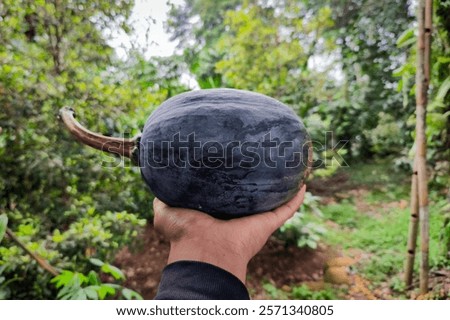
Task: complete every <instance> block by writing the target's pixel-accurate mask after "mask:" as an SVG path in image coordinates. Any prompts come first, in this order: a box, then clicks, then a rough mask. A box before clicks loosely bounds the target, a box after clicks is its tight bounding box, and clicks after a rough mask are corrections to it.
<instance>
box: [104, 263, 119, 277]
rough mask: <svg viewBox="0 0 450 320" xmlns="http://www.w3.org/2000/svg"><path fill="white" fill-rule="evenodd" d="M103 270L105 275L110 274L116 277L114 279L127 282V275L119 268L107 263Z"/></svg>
mask: <svg viewBox="0 0 450 320" xmlns="http://www.w3.org/2000/svg"><path fill="white" fill-rule="evenodd" d="M101 270H102V271H103V272H104V273H107V274H110V275H112V276H113V277H114V279H116V280H125V275H124V274H123V272H122V270H120V269H119V268H117V267H115V266H112V265H110V264H107V263H105V264H104V265H103V266H102V268H101Z"/></svg>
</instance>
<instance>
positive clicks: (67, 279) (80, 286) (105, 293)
mask: <svg viewBox="0 0 450 320" xmlns="http://www.w3.org/2000/svg"><path fill="white" fill-rule="evenodd" d="M90 261H91V263H92V264H94V265H96V266H99V267H101V272H102V273H104V274H107V275H111V276H112V277H113V278H114V279H115V280H125V276H124V274H123V273H122V271H120V270H119V269H118V268H117V267H115V266H112V265H110V264H108V263H104V262H103V261H101V260H99V259H93V258H92V259H90ZM51 282H52V283H54V284H55V287H56V288H57V289H58V290H59V291H58V294H57V296H56V297H57V298H58V299H61V300H88V299H89V300H104V299H106V298H112V297H114V296H116V295H118V294H120V295H121V297H123V298H125V299H126V300H133V299H137V300H142V297H141V296H140V295H139V294H138V293H137V292H135V291H133V290H130V289H128V288H124V287H122V286H121V285H119V284H115V283H102V281H101V279H100V277H99V275H98V273H97V272H95V271H93V270H91V271H89V273H88V274H87V275H85V274H82V273H78V272H72V271H67V270H64V271H63V272H61V274H59V275H58V276H56V277H54V278H53V279H52V280H51Z"/></svg>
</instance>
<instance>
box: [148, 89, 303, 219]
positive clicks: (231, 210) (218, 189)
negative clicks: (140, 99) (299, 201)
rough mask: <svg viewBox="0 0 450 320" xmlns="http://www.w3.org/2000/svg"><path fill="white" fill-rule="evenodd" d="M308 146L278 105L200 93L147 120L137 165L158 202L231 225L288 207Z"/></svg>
mask: <svg viewBox="0 0 450 320" xmlns="http://www.w3.org/2000/svg"><path fill="white" fill-rule="evenodd" d="M282 142H285V143H284V145H283V147H282ZM310 146H311V143H310V139H309V136H308V134H307V132H306V129H305V126H304V125H303V123H302V122H301V120H300V119H299V118H298V116H297V115H296V114H295V113H294V112H293V111H292V110H291V109H290V108H289V107H287V106H286V105H284V104H282V103H280V102H279V101H277V100H275V99H272V98H269V97H267V96H264V95H262V94H257V93H252V92H248V91H242V90H234V89H209V90H199V91H191V92H188V93H184V94H180V95H178V96H175V97H173V98H170V99H169V100H167V101H165V102H164V103H162V104H161V105H160V106H159V107H158V108H157V109H156V110H155V111H154V112H153V113H152V114H151V116H150V117H149V118H148V120H147V122H146V124H145V127H144V130H143V133H142V137H141V140H140V147H139V165H140V168H141V174H142V177H143V178H144V180H145V182H146V183H147V185H148V186H149V187H150V189H151V191H152V192H153V193H154V194H155V196H156V197H158V198H159V199H160V200H162V201H163V202H165V203H167V204H168V205H170V206H173V207H182V208H190V209H196V210H200V211H203V212H206V213H208V214H210V215H212V216H214V217H217V218H221V219H229V218H235V217H241V216H247V215H251V214H255V213H261V212H265V211H269V210H272V209H274V208H276V207H278V206H280V205H282V204H283V203H285V202H287V201H289V200H290V199H291V198H292V197H293V196H294V195H295V194H296V193H297V192H298V190H299V189H300V187H301V186H302V184H303V182H304V179H305V176H306V175H307V173H308V172H309V165H310V157H311V149H310ZM221 149H222V150H221ZM258 158H259V161H258Z"/></svg>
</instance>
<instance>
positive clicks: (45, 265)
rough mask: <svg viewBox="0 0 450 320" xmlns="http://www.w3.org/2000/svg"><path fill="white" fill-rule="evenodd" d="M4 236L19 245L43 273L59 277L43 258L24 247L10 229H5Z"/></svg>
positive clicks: (57, 272)
mask: <svg viewBox="0 0 450 320" xmlns="http://www.w3.org/2000/svg"><path fill="white" fill-rule="evenodd" d="M6 234H7V235H8V236H9V237H10V238H11V239H12V240H13V241H14V242H15V243H17V244H18V245H19V247H21V248H22V249H23V250H25V252H26V253H27V254H28V255H29V256H30V257H31V258H33V259H34V260H35V261H36V262H37V263H38V264H39V266H40V267H41V268H42V269H44V270H45V271H47V272H49V273H50V274H52V275H53V276H55V277H56V276H57V275H59V271H58V270H56V269H55V268H54V267H53V266H51V265H50V264H49V263H48V262H47V261H46V260H45V259H44V258H42V257H40V256H39V255H38V254H36V253H34V252H33V251H31V250H30V249H28V248H27V247H26V245H25V244H24V243H23V242H22V241H20V240H19V238H18V237H17V236H16V235H15V234H14V232H12V230H11V229H9V228H7V229H6Z"/></svg>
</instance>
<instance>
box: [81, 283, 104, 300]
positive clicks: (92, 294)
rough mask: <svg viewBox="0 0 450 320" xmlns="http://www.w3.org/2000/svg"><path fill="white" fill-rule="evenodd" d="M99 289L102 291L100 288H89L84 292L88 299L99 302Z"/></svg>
mask: <svg viewBox="0 0 450 320" xmlns="http://www.w3.org/2000/svg"><path fill="white" fill-rule="evenodd" d="M99 289H100V286H89V287H86V288H84V289H83V290H84V293H85V294H86V297H87V298H88V299H90V300H97V299H98V290H99Z"/></svg>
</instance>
